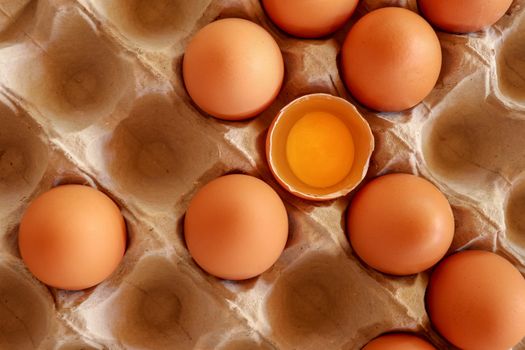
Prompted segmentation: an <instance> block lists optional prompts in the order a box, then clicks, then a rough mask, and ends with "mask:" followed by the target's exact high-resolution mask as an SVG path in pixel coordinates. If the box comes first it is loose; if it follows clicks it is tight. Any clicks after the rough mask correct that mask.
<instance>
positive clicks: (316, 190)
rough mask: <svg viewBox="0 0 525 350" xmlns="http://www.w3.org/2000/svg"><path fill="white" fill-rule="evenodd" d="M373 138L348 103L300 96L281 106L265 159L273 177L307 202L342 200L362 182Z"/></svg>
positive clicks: (269, 136) (336, 98)
mask: <svg viewBox="0 0 525 350" xmlns="http://www.w3.org/2000/svg"><path fill="white" fill-rule="evenodd" d="M373 149H374V138H373V135H372V131H371V130H370V126H369V125H368V123H367V122H366V120H365V119H364V118H363V117H362V116H361V115H360V114H359V112H358V111H357V109H356V108H355V107H354V106H353V105H352V104H351V103H349V102H348V101H346V100H344V99H341V98H339V97H335V96H332V95H327V94H312V95H306V96H303V97H300V98H298V99H296V100H294V101H292V102H291V103H290V104H288V105H287V106H286V107H284V108H283V109H282V110H281V111H280V112H279V114H278V115H277V117H276V118H275V119H274V121H273V123H272V125H271V126H270V129H269V131H268V135H267V141H266V155H267V159H268V164H269V166H270V169H271V171H272V173H273V174H274V176H275V178H276V179H277V180H278V181H279V183H280V184H281V185H282V186H283V187H284V188H286V189H287V190H288V191H290V192H291V193H293V194H295V195H297V196H299V197H302V198H306V199H312V200H328V199H333V198H336V197H340V196H343V195H345V194H347V193H348V192H350V191H351V190H352V189H354V188H355V187H356V186H357V185H358V184H359V183H360V182H361V180H362V179H363V178H364V176H365V174H366V171H367V169H368V164H369V160H370V156H371V154H372V151H373Z"/></svg>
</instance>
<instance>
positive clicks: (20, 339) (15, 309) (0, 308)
mask: <svg viewBox="0 0 525 350" xmlns="http://www.w3.org/2000/svg"><path fill="white" fill-rule="evenodd" d="M11 265H12V264H11V263H10V262H8V261H6V260H2V261H1V264H0V320H2V321H1V322H0V348H2V349H16V350H33V349H37V348H38V347H39V345H40V344H41V343H42V341H43V340H44V339H45V338H46V337H47V336H49V333H50V332H51V331H52V329H53V327H54V326H53V320H54V319H55V317H56V316H55V314H54V311H55V310H54V307H53V300H52V299H51V297H50V295H49V294H47V295H46V293H47V290H46V289H45V288H43V287H41V286H39V285H37V284H33V283H31V282H30V281H29V279H30V277H29V275H28V273H24V272H22V271H18V270H17V268H16V267H14V266H13V267H14V268H11V267H12V266H11Z"/></svg>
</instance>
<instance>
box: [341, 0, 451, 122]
mask: <svg viewBox="0 0 525 350" xmlns="http://www.w3.org/2000/svg"><path fill="white" fill-rule="evenodd" d="M441 59H442V57H441V46H440V43H439V40H438V38H437V36H436V33H435V32H434V30H433V29H432V27H431V26H430V25H429V24H428V23H427V22H426V21H425V20H424V19H423V18H422V17H420V16H419V15H417V14H416V13H414V12H412V11H410V10H407V9H403V8H398V7H386V8H381V9H379V10H375V11H372V12H370V13H368V14H367V15H365V16H364V17H362V18H361V19H360V20H359V21H358V22H357V23H356V24H355V25H354V26H353V27H352V29H351V30H350V32H349V33H348V35H347V37H346V40H345V42H344V44H343V48H342V55H341V64H342V71H343V74H342V75H343V79H344V81H345V83H346V86H347V87H348V89H349V90H350V92H351V93H352V95H353V96H354V97H355V98H356V99H357V100H358V101H359V102H361V103H362V104H364V105H365V106H367V107H370V108H372V109H375V110H378V111H382V112H398V111H402V110H405V109H408V108H411V107H413V106H415V105H417V104H418V103H419V102H421V101H422V100H423V99H424V98H425V97H426V96H427V95H428V94H429V93H430V92H431V91H432V89H433V88H434V85H436V82H437V79H438V77H439V73H440V71H441Z"/></svg>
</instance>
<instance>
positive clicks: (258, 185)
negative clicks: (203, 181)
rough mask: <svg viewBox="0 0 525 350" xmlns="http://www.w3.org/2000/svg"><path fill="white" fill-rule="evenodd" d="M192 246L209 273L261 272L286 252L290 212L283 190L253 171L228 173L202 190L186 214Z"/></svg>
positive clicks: (250, 274)
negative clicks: (252, 174) (250, 173)
mask: <svg viewBox="0 0 525 350" xmlns="http://www.w3.org/2000/svg"><path fill="white" fill-rule="evenodd" d="M184 236H185V239H186V244H187V246H188V250H189V252H190V254H191V256H192V257H193V259H194V260H195V261H196V262H197V264H198V265H199V266H200V267H202V268H203V269H204V270H206V271H207V272H208V273H210V274H212V275H214V276H217V277H220V278H224V279H229V280H242V279H247V278H251V277H255V276H257V275H260V274H261V273H263V272H264V271H266V270H267V269H269V268H270V267H271V266H272V265H273V264H274V263H275V261H276V260H277V259H278V258H279V256H280V255H281V253H282V251H283V249H284V246H285V244H286V240H287V238H288V216H287V213H286V209H285V207H284V204H283V202H282V200H281V198H279V195H278V194H277V193H276V192H275V191H274V190H273V189H272V188H271V187H270V186H269V185H267V184H266V183H264V182H263V181H261V180H259V179H257V178H255V177H252V176H248V175H227V176H223V177H220V178H218V179H215V180H213V181H211V182H210V183H208V184H207V185H205V186H204V187H203V188H201V189H200V190H199V192H198V193H197V194H196V195H195V197H194V198H193V199H192V200H191V203H190V205H189V208H188V211H187V212H186V218H185V220H184Z"/></svg>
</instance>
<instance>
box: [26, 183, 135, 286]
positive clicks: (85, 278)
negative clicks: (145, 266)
mask: <svg viewBox="0 0 525 350" xmlns="http://www.w3.org/2000/svg"><path fill="white" fill-rule="evenodd" d="M18 245H19V249H20V254H21V256H22V259H23V260H24V262H25V264H26V266H27V267H28V268H29V270H30V271H31V272H32V273H33V275H35V277H36V278H38V279H39V280H40V281H42V282H43V283H45V284H47V285H49V286H52V287H56V288H61V289H68V290H80V289H85V288H89V287H92V286H94V285H96V284H98V283H100V282H102V281H103V280H104V279H106V278H107V277H108V276H109V275H110V274H111V273H112V272H113V271H114V270H115V269H116V268H117V266H118V264H119V263H120V261H121V260H122V257H123V255H124V251H125V249H126V225H125V222H124V218H123V217H122V214H121V213H120V210H119V208H118V207H117V205H116V204H115V203H114V202H113V201H112V200H111V199H110V198H109V197H108V196H106V195H105V194H104V193H102V192H100V191H98V190H96V189H94V188H91V187H87V186H81V185H64V186H59V187H55V188H53V189H52V190H50V191H48V192H45V193H44V194H42V195H40V196H39V197H38V198H36V199H35V200H34V201H33V202H32V203H31V204H30V205H29V207H28V208H27V210H26V212H25V213H24V216H23V218H22V222H21V223H20V231H19V235H18Z"/></svg>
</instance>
